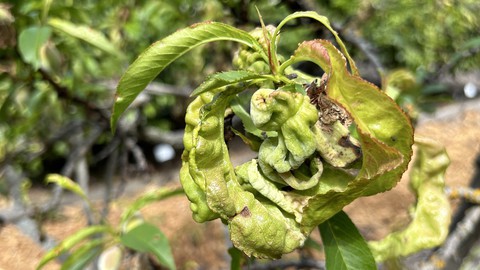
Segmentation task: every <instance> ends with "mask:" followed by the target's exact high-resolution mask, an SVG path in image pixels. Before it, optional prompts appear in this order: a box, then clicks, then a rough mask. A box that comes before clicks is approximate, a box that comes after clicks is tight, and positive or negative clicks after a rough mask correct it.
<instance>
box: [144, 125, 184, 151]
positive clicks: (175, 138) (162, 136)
mask: <svg viewBox="0 0 480 270" xmlns="http://www.w3.org/2000/svg"><path fill="white" fill-rule="evenodd" d="M142 136H143V137H144V139H145V140H146V141H149V142H152V143H157V144H158V143H166V144H170V145H171V146H172V147H173V148H175V149H183V130H177V131H163V130H161V129H159V128H156V127H148V126H147V127H145V128H144V130H143V133H142Z"/></svg>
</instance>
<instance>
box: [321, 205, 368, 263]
mask: <svg viewBox="0 0 480 270" xmlns="http://www.w3.org/2000/svg"><path fill="white" fill-rule="evenodd" d="M318 228H319V230H320V234H321V236H322V241H323V245H324V248H325V257H326V267H327V269H328V270H344V269H345V270H348V269H351V270H356V269H362V270H368V269H377V266H376V264H375V260H374V259H373V256H372V253H371V252H370V249H369V248H368V245H367V242H365V239H363V237H362V235H361V234H360V233H359V232H358V230H357V227H355V225H354V224H353V223H352V221H351V220H350V218H348V216H347V214H345V213H344V212H343V211H340V212H338V213H337V214H336V215H334V216H333V217H331V218H330V219H329V220H327V221H325V222H324V223H322V224H320V225H319V226H318Z"/></svg>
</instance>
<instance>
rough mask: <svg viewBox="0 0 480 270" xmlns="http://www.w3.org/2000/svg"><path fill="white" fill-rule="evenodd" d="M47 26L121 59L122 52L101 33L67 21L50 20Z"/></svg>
mask: <svg viewBox="0 0 480 270" xmlns="http://www.w3.org/2000/svg"><path fill="white" fill-rule="evenodd" d="M48 24H49V25H50V26H52V27H53V28H55V29H57V30H60V31H62V32H64V33H65V34H67V35H69V36H72V37H74V38H78V39H81V40H83V41H85V42H87V43H89V44H90V45H92V46H95V47H97V48H99V49H100V50H102V51H104V52H107V53H109V54H112V55H114V56H117V57H123V54H122V52H121V51H120V50H119V49H118V48H117V47H116V46H115V45H113V43H111V42H110V40H108V38H106V37H105V35H104V34H103V33H102V32H99V31H97V30H95V29H92V28H90V27H88V26H84V25H75V24H73V23H71V22H69V21H65V20H62V19H59V18H52V19H50V20H49V21H48Z"/></svg>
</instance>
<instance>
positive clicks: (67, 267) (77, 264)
mask: <svg viewBox="0 0 480 270" xmlns="http://www.w3.org/2000/svg"><path fill="white" fill-rule="evenodd" d="M103 243H104V239H95V240H92V241H89V242H88V243H85V244H83V245H82V246H81V247H79V248H78V249H76V250H75V252H73V253H72V255H70V256H69V257H68V259H67V260H66V261H65V262H64V263H62V268H61V270H82V269H85V267H86V266H87V265H88V264H89V263H90V262H91V261H92V260H93V259H94V258H95V257H96V256H97V255H99V254H100V252H102V248H101V245H102V244H103Z"/></svg>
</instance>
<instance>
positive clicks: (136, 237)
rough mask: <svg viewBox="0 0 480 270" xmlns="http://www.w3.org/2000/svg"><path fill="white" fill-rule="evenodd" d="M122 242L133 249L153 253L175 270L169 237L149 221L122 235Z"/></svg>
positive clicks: (165, 264) (161, 261)
mask: <svg viewBox="0 0 480 270" xmlns="http://www.w3.org/2000/svg"><path fill="white" fill-rule="evenodd" d="M121 242H122V244H124V245H125V246H127V247H129V248H131V249H133V250H136V251H139V252H150V253H153V254H154V255H155V256H156V257H157V259H158V260H159V262H160V263H161V264H162V265H164V266H166V267H168V268H169V269H171V270H175V262H174V260H173V256H172V251H171V249H170V244H169V242H168V239H167V237H165V235H164V234H163V233H162V232H161V231H160V229H158V228H157V227H156V226H154V225H152V224H149V223H143V224H141V225H138V226H137V227H135V228H133V229H132V230H130V231H128V232H127V233H126V234H124V235H122V236H121Z"/></svg>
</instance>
